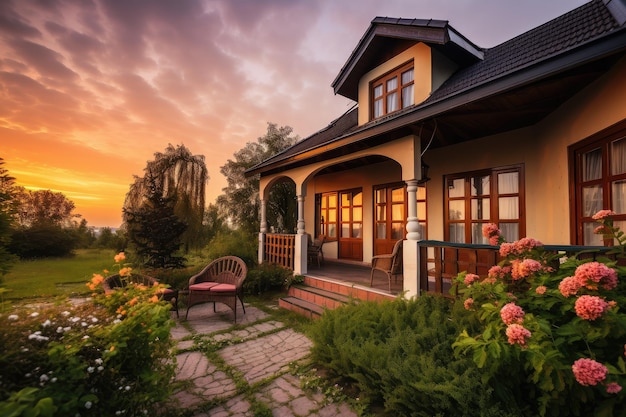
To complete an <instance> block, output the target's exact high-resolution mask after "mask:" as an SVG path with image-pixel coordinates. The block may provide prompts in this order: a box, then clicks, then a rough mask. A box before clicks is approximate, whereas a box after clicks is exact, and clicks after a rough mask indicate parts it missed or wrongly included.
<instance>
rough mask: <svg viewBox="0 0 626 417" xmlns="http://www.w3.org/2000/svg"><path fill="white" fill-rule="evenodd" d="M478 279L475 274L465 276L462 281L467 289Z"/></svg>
mask: <svg viewBox="0 0 626 417" xmlns="http://www.w3.org/2000/svg"><path fill="white" fill-rule="evenodd" d="M479 279H480V277H479V276H478V275H476V274H465V278H464V279H463V283H464V284H465V285H467V286H468V287H469V286H470V285H472V284H473V283H474V282H476V281H478V280H479Z"/></svg>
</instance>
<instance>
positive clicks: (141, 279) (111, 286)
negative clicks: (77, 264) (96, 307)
mask: <svg viewBox="0 0 626 417" xmlns="http://www.w3.org/2000/svg"><path fill="white" fill-rule="evenodd" d="M128 282H133V283H135V284H141V285H145V286H146V287H152V286H154V285H156V284H158V283H159V282H158V281H157V280H156V279H154V278H152V277H151V276H148V275H142V274H131V276H130V278H128V279H124V280H122V278H121V277H120V275H119V274H115V275H110V276H108V277H106V278H105V279H104V281H102V288H104V292H105V293H108V292H111V291H114V290H115V289H116V288H123V287H124V286H126V284H127V283H128ZM160 295H161V297H162V298H163V300H165V301H167V302H169V303H170V304H172V310H174V311H175V312H176V317H179V315H178V290H173V289H171V288H164V289H163V290H162V291H161V292H160Z"/></svg>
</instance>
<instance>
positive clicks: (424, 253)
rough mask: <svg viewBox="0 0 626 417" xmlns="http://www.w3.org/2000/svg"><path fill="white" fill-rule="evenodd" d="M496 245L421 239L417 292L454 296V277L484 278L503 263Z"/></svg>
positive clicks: (588, 249) (572, 251) (575, 249)
mask: <svg viewBox="0 0 626 417" xmlns="http://www.w3.org/2000/svg"><path fill="white" fill-rule="evenodd" d="M543 248H544V249H545V250H546V251H550V252H554V253H562V254H563V255H564V256H570V257H571V256H576V257H578V258H579V259H587V258H592V259H595V258H596V257H597V256H600V255H604V254H605V253H606V252H607V251H608V250H610V249H611V248H608V247H604V246H559V245H544V246H543ZM498 249H499V248H498V247H497V246H490V245H470V244H463V243H451V242H441V241H437V240H422V241H420V242H419V243H418V252H419V289H420V292H421V293H424V292H431V293H438V294H443V295H444V296H446V297H454V296H456V284H455V278H456V276H457V275H458V274H459V273H460V272H463V271H467V272H468V273H473V274H477V275H480V276H485V275H487V272H488V271H489V268H491V267H492V266H494V265H496V264H497V263H498V262H500V261H501V260H502V258H501V257H500V254H499V253H498Z"/></svg>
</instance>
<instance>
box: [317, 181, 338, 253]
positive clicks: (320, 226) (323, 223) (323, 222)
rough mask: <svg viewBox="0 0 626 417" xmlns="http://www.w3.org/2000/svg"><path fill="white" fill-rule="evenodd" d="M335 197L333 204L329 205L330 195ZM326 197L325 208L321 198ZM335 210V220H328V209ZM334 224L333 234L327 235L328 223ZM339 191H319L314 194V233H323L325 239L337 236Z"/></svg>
mask: <svg viewBox="0 0 626 417" xmlns="http://www.w3.org/2000/svg"><path fill="white" fill-rule="evenodd" d="M332 196H334V197H335V203H336V204H335V206H334V207H331V206H330V204H329V203H330V197H332ZM323 199H326V203H327V204H326V208H325V209H324V208H322V200H323ZM332 209H334V210H335V221H334V222H331V221H328V217H329V216H328V211H329V210H332ZM331 224H334V225H335V236H332V237H331V236H328V229H329V227H328V226H329V225H331ZM340 232H341V230H340V229H339V192H338V191H331V192H326V193H320V194H317V195H316V196H315V235H316V236H318V235H320V234H323V235H325V236H326V240H328V241H335V240H337V239H338V238H339V233H340Z"/></svg>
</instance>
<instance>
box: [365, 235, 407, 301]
mask: <svg viewBox="0 0 626 417" xmlns="http://www.w3.org/2000/svg"><path fill="white" fill-rule="evenodd" d="M402 242H403V241H402V240H398V241H397V242H396V244H395V245H393V251H392V252H391V253H390V254H386V255H376V256H374V257H372V274H371V277H370V287H371V286H372V285H373V284H374V271H376V270H378V271H383V272H384V273H385V274H387V278H388V279H389V292H391V277H392V276H395V277H396V281H397V280H398V275H400V274H402Z"/></svg>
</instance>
